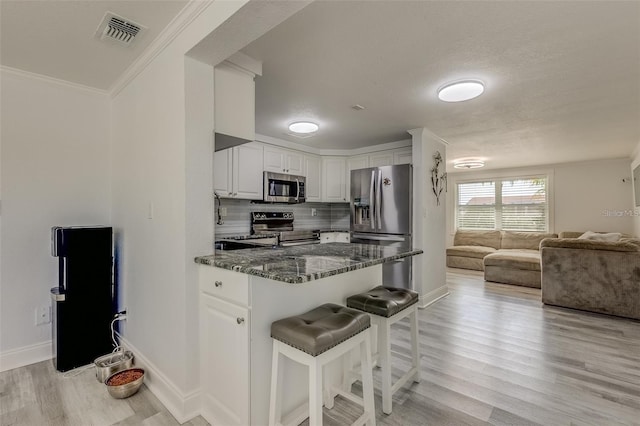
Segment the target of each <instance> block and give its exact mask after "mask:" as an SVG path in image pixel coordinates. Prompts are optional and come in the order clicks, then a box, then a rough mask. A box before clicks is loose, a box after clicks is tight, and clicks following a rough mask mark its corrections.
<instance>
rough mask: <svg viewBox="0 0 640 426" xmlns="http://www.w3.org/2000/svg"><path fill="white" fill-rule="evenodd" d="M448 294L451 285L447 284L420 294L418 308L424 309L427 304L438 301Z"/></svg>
mask: <svg viewBox="0 0 640 426" xmlns="http://www.w3.org/2000/svg"><path fill="white" fill-rule="evenodd" d="M448 295H449V287H447V286H446V285H444V286H442V287H439V288H437V289H435V290H432V291H430V292H429V293H427V294H422V295H420V300H419V301H418V308H420V309H424V308H426V307H427V306H429V305H432V304H434V303H436V302H437V301H438V300H440V299H442V298H443V297H446V296H448Z"/></svg>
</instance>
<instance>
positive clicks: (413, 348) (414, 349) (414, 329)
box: [409, 306, 420, 383]
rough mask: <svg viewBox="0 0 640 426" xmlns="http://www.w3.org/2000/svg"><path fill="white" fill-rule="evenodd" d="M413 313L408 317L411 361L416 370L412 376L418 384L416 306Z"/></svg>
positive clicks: (418, 359)
mask: <svg viewBox="0 0 640 426" xmlns="http://www.w3.org/2000/svg"><path fill="white" fill-rule="evenodd" d="M412 309H413V313H412V314H411V316H410V317H409V320H410V321H411V361H412V363H411V364H412V366H413V367H415V369H416V374H415V375H414V376H413V381H414V382H416V383H420V350H419V348H420V345H419V344H418V309H417V307H416V306H414V307H413V308H412Z"/></svg>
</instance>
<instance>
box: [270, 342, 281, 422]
mask: <svg viewBox="0 0 640 426" xmlns="http://www.w3.org/2000/svg"><path fill="white" fill-rule="evenodd" d="M279 345H280V342H278V341H276V340H274V341H273V354H272V355H271V397H270V399H269V426H276V425H278V424H280V423H281V420H282V398H281V397H280V395H279V394H280V386H281V382H282V369H281V368H279V365H278V364H279V361H280V350H279Z"/></svg>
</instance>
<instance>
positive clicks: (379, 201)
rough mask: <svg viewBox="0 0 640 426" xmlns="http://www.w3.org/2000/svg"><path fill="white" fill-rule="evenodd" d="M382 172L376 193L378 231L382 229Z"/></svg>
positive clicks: (379, 173)
mask: <svg viewBox="0 0 640 426" xmlns="http://www.w3.org/2000/svg"><path fill="white" fill-rule="evenodd" d="M381 205H382V172H381V171H379V170H378V185H377V191H376V220H377V221H378V229H379V230H380V229H382V214H381V209H380V207H381Z"/></svg>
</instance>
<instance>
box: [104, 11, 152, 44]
mask: <svg viewBox="0 0 640 426" xmlns="http://www.w3.org/2000/svg"><path fill="white" fill-rule="evenodd" d="M145 29H146V28H145V27H143V26H142V25H140V24H137V23H135V22H133V21H131V20H129V19H126V18H123V17H122V16H118V15H116V14H115V13H112V12H107V13H105V14H104V18H102V22H100V25H99V26H98V29H97V30H96V37H98V38H99V39H100V40H110V41H114V42H117V43H119V44H122V45H125V46H131V44H132V43H133V42H134V41H135V40H136V37H139V36H140V33H142V32H143V31H144V30H145Z"/></svg>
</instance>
